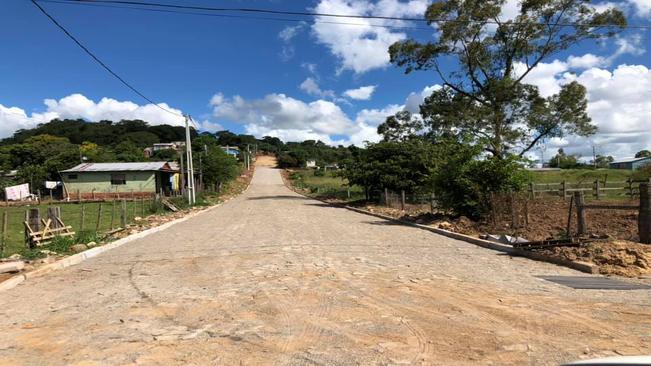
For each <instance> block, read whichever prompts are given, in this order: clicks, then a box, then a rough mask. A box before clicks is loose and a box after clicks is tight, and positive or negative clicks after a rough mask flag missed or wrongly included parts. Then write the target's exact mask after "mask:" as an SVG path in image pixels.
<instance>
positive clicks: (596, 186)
mask: <svg viewBox="0 0 651 366" xmlns="http://www.w3.org/2000/svg"><path fill="white" fill-rule="evenodd" d="M599 185H600V184H599V179H596V180H595V181H594V196H595V198H596V199H597V201H598V200H600V199H601V189H600V187H599Z"/></svg>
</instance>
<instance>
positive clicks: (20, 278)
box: [0, 181, 251, 292]
mask: <svg viewBox="0 0 651 366" xmlns="http://www.w3.org/2000/svg"><path fill="white" fill-rule="evenodd" d="M249 187H251V182H250V181H249V184H248V185H247V186H246V188H245V189H244V190H243V191H242V192H240V194H238V195H237V196H234V197H231V198H230V199H228V200H226V201H224V202H220V203H218V204H216V205H214V206H210V207H208V208H206V209H205V210H201V211H198V212H194V213H191V214H189V215H187V216H183V217H181V218H179V219H176V220H172V221H169V222H166V223H164V224H162V225H159V226H156V227H152V228H149V229H147V230H143V231H141V232H139V233H135V234H132V235H129V236H127V237H124V238H122V239H118V240H116V241H112V242H110V243H107V244H105V245H101V246H96V247H94V248H91V249H88V250H85V251H83V252H80V253H77V254H73V255H71V256H69V257H65V258H63V259H61V260H58V261H56V262H54V263H50V264H46V265H44V266H42V267H40V268H38V269H35V270H33V271H30V272H26V273H21V274H19V275H16V276H14V277H11V278H9V279H7V280H5V281H3V282H0V292H2V291H6V290H9V289H12V288H14V287H16V286H18V285H19V284H20V283H22V282H24V281H26V280H28V279H30V278H36V277H40V276H43V275H45V274H47V273H50V272H52V271H56V270H60V269H64V268H66V267H70V266H74V265H76V264H79V263H81V262H83V261H85V260H86V259H89V258H93V257H96V256H98V255H100V254H102V253H104V252H108V251H109V250H111V249H115V248H117V247H121V246H123V245H125V244H127V243H130V242H132V241H134V240H138V239H142V238H144V237H146V236H148V235H151V234H154V233H157V232H160V231H163V230H166V229H168V228H170V227H171V226H174V225H176V224H179V223H181V222H184V221H187V220H189V219H191V218H194V217H196V216H199V215H201V214H204V213H207V212H209V211H212V210H214V209H216V208H218V207H221V206H222V205H224V204H225V203H227V202H229V201H232V200H233V199H235V198H237V197H239V196H240V195H242V194H244V193H245V192H246V191H248V190H249Z"/></svg>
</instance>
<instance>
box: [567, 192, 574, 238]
mask: <svg viewBox="0 0 651 366" xmlns="http://www.w3.org/2000/svg"><path fill="white" fill-rule="evenodd" d="M573 208H574V196H572V197H571V198H570V210H569V213H568V214H567V229H566V230H565V232H566V233H567V237H568V238H570V237H572V232H571V230H572V209H573Z"/></svg>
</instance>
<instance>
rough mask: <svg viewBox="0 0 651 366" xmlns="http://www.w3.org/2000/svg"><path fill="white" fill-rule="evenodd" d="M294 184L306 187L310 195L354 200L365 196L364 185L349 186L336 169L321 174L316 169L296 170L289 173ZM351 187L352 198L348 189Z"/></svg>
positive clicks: (302, 187) (301, 187) (298, 186)
mask: <svg viewBox="0 0 651 366" xmlns="http://www.w3.org/2000/svg"><path fill="white" fill-rule="evenodd" d="M289 179H290V180H291V181H292V184H293V185H294V186H295V187H297V188H300V189H305V190H306V191H307V192H308V194H309V195H310V196H313V197H318V198H322V199H326V198H330V199H339V200H344V201H353V200H359V199H363V198H364V191H363V189H362V187H358V186H355V185H353V186H350V187H349V186H348V182H347V181H346V180H345V179H344V178H342V177H339V176H336V175H335V172H334V171H328V172H325V173H324V174H323V175H319V173H318V171H317V170H314V169H300V170H295V171H293V172H291V173H290V174H289ZM349 188H350V198H349V197H348V190H349Z"/></svg>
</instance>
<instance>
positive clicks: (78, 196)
mask: <svg viewBox="0 0 651 366" xmlns="http://www.w3.org/2000/svg"><path fill="white" fill-rule="evenodd" d="M77 201H79V202H81V192H80V191H79V190H77Z"/></svg>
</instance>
